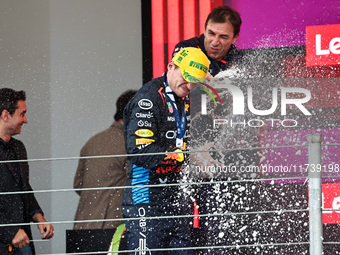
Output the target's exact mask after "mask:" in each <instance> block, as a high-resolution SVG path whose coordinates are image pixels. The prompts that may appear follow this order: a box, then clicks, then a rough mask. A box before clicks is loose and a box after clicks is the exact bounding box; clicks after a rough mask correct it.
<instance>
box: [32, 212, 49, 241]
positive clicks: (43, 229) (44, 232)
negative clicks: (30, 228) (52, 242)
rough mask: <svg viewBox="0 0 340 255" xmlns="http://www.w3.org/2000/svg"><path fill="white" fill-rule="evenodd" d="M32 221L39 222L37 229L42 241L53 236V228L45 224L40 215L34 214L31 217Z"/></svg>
mask: <svg viewBox="0 0 340 255" xmlns="http://www.w3.org/2000/svg"><path fill="white" fill-rule="evenodd" d="M33 220H34V221H35V222H39V223H41V224H38V229H39V230H40V234H41V235H42V236H41V238H42V239H51V238H52V237H53V235H54V232H53V231H54V227H53V226H52V225H51V224H49V223H47V221H46V219H45V218H44V216H43V215H42V214H41V213H36V214H34V215H33Z"/></svg>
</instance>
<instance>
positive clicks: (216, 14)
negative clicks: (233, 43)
mask: <svg viewBox="0 0 340 255" xmlns="http://www.w3.org/2000/svg"><path fill="white" fill-rule="evenodd" d="M209 20H211V21H212V22H215V23H226V22H230V23H231V25H232V26H233V28H234V36H235V35H237V34H239V33H240V28H241V24H242V20H241V17H240V14H239V13H238V12H237V11H235V10H234V9H232V8H230V7H229V6H228V5H223V6H219V7H216V8H214V9H213V10H212V11H211V12H210V14H209V15H208V17H207V20H206V22H205V28H207V25H208V22H209Z"/></svg>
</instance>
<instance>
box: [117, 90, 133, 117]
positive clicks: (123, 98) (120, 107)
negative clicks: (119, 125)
mask: <svg viewBox="0 0 340 255" xmlns="http://www.w3.org/2000/svg"><path fill="white" fill-rule="evenodd" d="M136 92H137V91H136V90H127V91H125V92H124V93H123V94H121V95H120V96H119V97H118V99H117V102H116V113H115V115H114V116H113V117H114V119H115V121H118V120H120V119H123V112H124V108H125V106H126V105H127V104H128V102H129V101H130V100H131V99H132V98H133V96H134V95H135V94H136Z"/></svg>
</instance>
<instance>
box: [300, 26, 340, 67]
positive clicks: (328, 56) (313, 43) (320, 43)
mask: <svg viewBox="0 0 340 255" xmlns="http://www.w3.org/2000/svg"><path fill="white" fill-rule="evenodd" d="M306 65H307V66H323V65H340V24H337V25H322V26H310V27H306Z"/></svg>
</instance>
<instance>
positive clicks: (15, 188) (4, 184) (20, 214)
mask: <svg viewBox="0 0 340 255" xmlns="http://www.w3.org/2000/svg"><path fill="white" fill-rule="evenodd" d="M25 100H26V95H25V92H24V91H15V90H13V89H8V88H2V89H0V161H7V160H11V161H13V160H25V159H27V153H26V149H25V146H24V144H23V143H22V142H21V141H19V140H17V139H15V138H13V137H12V136H13V135H16V134H20V132H21V127H22V126H23V124H25V123H27V119H26V111H27V108H26V102H25ZM0 175H1V178H0V192H20V191H32V187H31V186H30V184H29V168H28V163H27V162H14V163H13V162H12V163H0ZM30 221H34V222H39V223H41V224H39V225H38V228H39V230H40V233H41V234H42V238H43V239H49V238H52V236H53V226H52V225H51V224H48V223H47V221H46V220H45V218H44V214H43V212H42V210H41V208H40V206H39V204H38V202H37V200H36V199H35V196H34V194H33V193H25V194H20V193H17V194H8V195H0V224H20V223H23V225H22V226H17V225H15V226H3V227H0V254H15V255H19V254H25V255H29V254H35V253H34V247H33V244H32V242H31V241H30V240H32V234H31V230H30V226H29V225H27V223H29V222H30ZM11 250H12V252H11Z"/></svg>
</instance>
